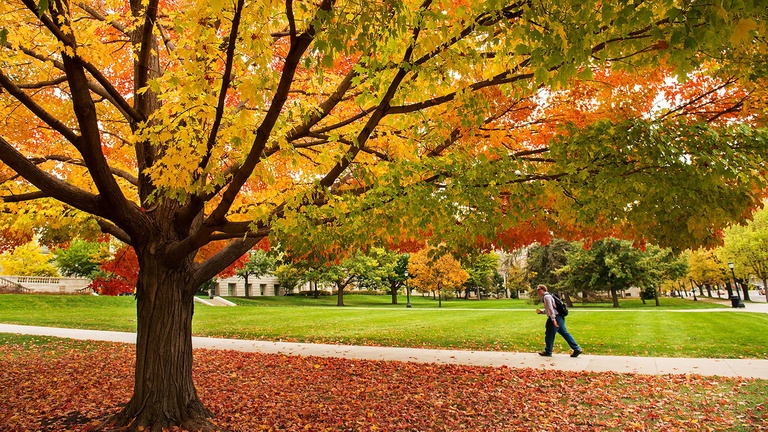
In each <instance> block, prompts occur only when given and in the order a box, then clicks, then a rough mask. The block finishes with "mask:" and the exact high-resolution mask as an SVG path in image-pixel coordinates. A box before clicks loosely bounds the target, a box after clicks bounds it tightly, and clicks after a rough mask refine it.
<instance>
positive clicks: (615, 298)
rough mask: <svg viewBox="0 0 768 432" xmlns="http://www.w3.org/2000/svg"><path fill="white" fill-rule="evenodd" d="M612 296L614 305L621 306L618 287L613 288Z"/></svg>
mask: <svg viewBox="0 0 768 432" xmlns="http://www.w3.org/2000/svg"><path fill="white" fill-rule="evenodd" d="M611 298H613V307H615V308H617V307H619V293H618V292H617V290H616V288H611Z"/></svg>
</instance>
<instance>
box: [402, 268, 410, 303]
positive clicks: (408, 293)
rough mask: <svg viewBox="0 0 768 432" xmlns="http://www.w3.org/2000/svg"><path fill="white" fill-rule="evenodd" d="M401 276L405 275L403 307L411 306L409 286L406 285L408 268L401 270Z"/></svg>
mask: <svg viewBox="0 0 768 432" xmlns="http://www.w3.org/2000/svg"><path fill="white" fill-rule="evenodd" d="M403 276H404V277H405V282H404V284H405V307H407V308H410V307H411V288H410V287H409V286H408V269H406V270H405V271H404V272H403Z"/></svg>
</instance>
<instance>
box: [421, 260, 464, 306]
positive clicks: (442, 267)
mask: <svg viewBox="0 0 768 432" xmlns="http://www.w3.org/2000/svg"><path fill="white" fill-rule="evenodd" d="M408 272H409V273H410V283H411V284H412V285H413V286H415V287H417V288H418V289H419V290H420V291H422V292H428V293H432V294H437V299H438V302H439V305H440V306H442V305H443V298H442V291H443V290H444V289H455V290H458V289H460V288H461V286H462V285H464V283H465V282H466V281H467V280H468V279H469V274H468V273H467V271H466V270H464V269H463V268H462V267H461V263H460V262H458V261H457V260H456V259H455V258H453V257H452V256H451V255H450V254H447V253H445V252H444V251H441V250H440V248H432V247H426V248H424V249H422V250H420V251H418V252H416V253H415V254H413V255H411V257H410V259H409V260H408Z"/></svg>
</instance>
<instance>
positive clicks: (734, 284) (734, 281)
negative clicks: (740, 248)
mask: <svg viewBox="0 0 768 432" xmlns="http://www.w3.org/2000/svg"><path fill="white" fill-rule="evenodd" d="M728 267H729V268H730V269H731V276H733V286H734V288H736V297H737V298H738V299H739V302H738V303H736V305H735V306H733V307H740V308H743V307H744V303H743V302H742V301H741V293H739V286H738V285H737V282H736V273H734V272H733V268H734V267H735V266H734V265H733V261H728ZM731 301H733V300H731Z"/></svg>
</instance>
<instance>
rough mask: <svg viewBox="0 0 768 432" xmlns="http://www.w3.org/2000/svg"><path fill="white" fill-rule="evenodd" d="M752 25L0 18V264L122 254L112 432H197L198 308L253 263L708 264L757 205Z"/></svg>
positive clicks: (78, 8) (697, 11)
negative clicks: (633, 258)
mask: <svg viewBox="0 0 768 432" xmlns="http://www.w3.org/2000/svg"><path fill="white" fill-rule="evenodd" d="M765 14H766V10H765V8H762V7H761V6H760V4H758V2H752V1H744V2H725V1H723V0H713V1H709V2H701V1H696V0H691V1H687V2H677V1H672V0H648V1H643V2H624V1H621V2H608V4H606V2H604V1H601V0H563V1H560V2H546V1H540V0H490V1H483V2H469V1H455V0H450V1H449V0H419V1H413V0H394V1H380V0H363V1H348V0H315V1H295V0H286V1H285V2H274V1H272V2H270V1H265V0H248V1H246V0H232V1H226V2H225V1H221V0H213V1H209V2H182V1H178V0H99V1H96V0H84V1H80V2H69V1H67V0H43V1H40V2H37V1H36V0H8V1H4V2H1V3H0V90H2V91H0V115H1V116H2V118H3V126H2V133H1V134H0V161H2V165H0V182H2V201H3V209H2V210H3V211H2V216H1V217H0V230H1V231H2V232H3V235H4V238H5V239H8V240H6V241H4V242H3V245H2V247H9V246H11V245H15V244H19V243H23V242H24V240H23V239H25V238H29V237H30V235H31V234H30V231H31V230H35V231H36V232H42V233H45V234H46V235H47V239H49V240H50V241H51V242H56V241H63V240H64V238H66V237H67V236H66V233H67V232H68V231H73V230H81V229H82V230H83V231H86V232H90V233H93V228H94V227H98V228H99V229H100V230H101V231H102V232H104V233H108V234H110V235H112V236H114V237H115V238H117V239H119V240H121V241H123V242H124V243H126V244H128V245H130V246H132V247H133V249H134V250H135V252H136V255H137V259H138V265H139V273H138V280H137V284H136V299H137V315H138V317H137V328H138V334H137V345H136V350H137V351H136V359H137V361H136V368H135V378H134V381H135V385H134V390H133V397H132V398H131V400H130V401H129V403H127V404H126V406H125V407H124V409H123V410H122V412H121V413H120V414H119V415H117V416H116V417H115V418H114V419H112V423H114V424H116V425H128V426H129V427H130V428H131V429H134V430H135V429H139V428H142V429H144V428H147V427H150V428H152V429H155V428H158V429H159V428H162V427H164V426H172V425H182V426H184V427H189V428H211V427H212V424H211V423H210V422H209V421H208V420H207V418H208V417H209V416H210V413H209V412H208V410H206V409H205V407H204V405H203V403H202V402H201V401H200V400H199V398H198V396H197V391H196V390H195V386H194V384H193V382H192V345H191V328H192V326H191V320H192V308H193V299H192V297H193V294H194V292H195V291H196V290H197V288H198V287H199V286H200V285H201V284H203V283H204V282H205V281H207V280H209V279H210V278H212V277H213V276H215V275H216V274H217V273H219V272H220V271H222V270H223V269H225V268H226V267H228V266H229V265H231V264H232V263H233V262H234V261H235V260H237V259H238V257H240V256H241V255H242V254H243V253H245V252H246V251H248V250H249V249H251V248H252V247H253V246H254V245H256V243H257V242H259V241H260V240H261V239H262V238H264V237H267V236H269V237H273V238H274V240H277V241H280V244H281V246H283V247H285V248H286V250H292V251H293V252H294V253H298V254H300V253H301V251H302V250H310V249H311V248H315V247H317V246H318V245H321V246H322V249H323V250H324V251H325V253H327V254H328V255H329V256H338V255H343V254H344V253H345V252H346V251H347V250H349V249H351V248H354V247H355V245H360V244H362V243H380V244H400V245H402V244H409V243H414V242H420V241H423V237H424V236H430V235H439V240H438V241H440V242H445V243H446V244H448V245H454V246H460V245H464V246H466V247H475V246H477V245H480V246H483V247H490V246H492V245H496V244H505V245H508V246H514V245H520V244H526V243H530V242H532V241H535V240H547V239H548V238H549V236H551V235H552V234H556V235H561V236H563V237H568V238H576V237H581V238H587V239H591V238H598V237H601V236H604V235H608V234H610V235H620V236H624V237H632V238H635V239H639V240H640V241H644V240H647V241H654V242H659V243H662V244H665V245H676V246H679V247H684V246H688V245H697V244H711V243H716V242H717V241H718V239H719V235H720V232H721V229H722V228H723V227H725V226H727V224H728V223H730V222H732V221H736V220H741V219H743V218H745V217H747V216H748V215H749V213H750V212H751V211H752V210H753V209H754V208H755V207H757V206H759V205H760V196H761V194H762V190H763V187H764V177H763V169H762V166H763V163H764V157H765V154H766V131H765V129H764V127H763V126H764V120H765V114H766V113H765V106H766V99H767V98H766V96H765V89H766V88H768V86H766V85H765V76H766V73H767V72H766V69H765V65H766V64H768V61H766V59H765V56H766V41H765V33H766V29H765V25H766V24H765V23H766V20H765V18H766V16H765ZM704 208H706V209H707V211H701V210H700V209H704ZM218 241H222V242H224V244H225V245H224V246H223V247H221V248H216V252H215V253H213V254H211V255H206V256H205V257H204V259H203V258H200V259H197V260H196V255H197V253H198V251H199V250H200V249H201V248H204V247H205V246H206V245H207V244H209V243H211V242H218Z"/></svg>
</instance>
